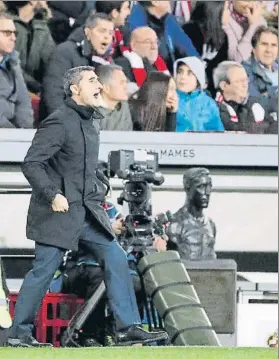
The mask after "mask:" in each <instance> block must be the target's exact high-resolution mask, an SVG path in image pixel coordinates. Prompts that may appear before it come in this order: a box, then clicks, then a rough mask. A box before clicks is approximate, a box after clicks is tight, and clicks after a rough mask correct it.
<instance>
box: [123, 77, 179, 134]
mask: <svg viewBox="0 0 279 359" xmlns="http://www.w3.org/2000/svg"><path fill="white" fill-rule="evenodd" d="M177 106H178V100H177V94H176V85H175V82H174V80H173V78H172V77H170V76H169V75H167V74H164V73H163V72H158V71H154V72H151V73H150V74H148V76H147V78H146V80H145V82H144V84H143V85H142V87H141V88H140V89H139V91H138V92H137V94H136V95H135V96H134V97H133V98H131V100H130V110H131V115H132V121H133V124H134V131H166V132H172V131H175V129H176V111H177Z"/></svg>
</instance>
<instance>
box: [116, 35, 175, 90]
mask: <svg viewBox="0 0 279 359" xmlns="http://www.w3.org/2000/svg"><path fill="white" fill-rule="evenodd" d="M114 37H115V39H114V42H113V46H114V49H115V47H116V46H117V45H118V46H119V48H120V51H121V52H122V55H123V56H124V57H126V59H128V60H129V62H130V65H131V67H132V70H133V73H134V76H135V79H136V83H137V85H138V86H139V87H141V86H142V84H143V83H144V81H145V79H146V77H147V73H146V71H145V68H144V64H143V60H142V58H141V57H140V56H139V55H138V54H136V53H135V52H133V51H131V50H130V48H129V47H127V46H125V45H124V41H123V36H122V33H121V31H120V30H119V29H115V30H114ZM116 44H117V45H116ZM153 65H154V66H155V68H156V69H157V70H158V71H160V72H164V73H166V74H168V75H169V74H170V73H169V71H168V68H167V65H166V63H165V61H164V59H163V58H162V57H161V56H158V57H157V60H156V61H155V62H154V64H153Z"/></svg>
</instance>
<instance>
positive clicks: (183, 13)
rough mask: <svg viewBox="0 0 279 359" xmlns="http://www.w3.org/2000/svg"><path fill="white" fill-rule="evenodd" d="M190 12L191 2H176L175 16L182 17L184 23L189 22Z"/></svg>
mask: <svg viewBox="0 0 279 359" xmlns="http://www.w3.org/2000/svg"><path fill="white" fill-rule="evenodd" d="M191 12H192V4H191V1H189V0H187V1H185V0H184V1H177V2H176V6H175V11H174V14H175V16H178V17H182V18H183V19H184V20H185V21H186V22H187V21H189V20H190V18H191Z"/></svg>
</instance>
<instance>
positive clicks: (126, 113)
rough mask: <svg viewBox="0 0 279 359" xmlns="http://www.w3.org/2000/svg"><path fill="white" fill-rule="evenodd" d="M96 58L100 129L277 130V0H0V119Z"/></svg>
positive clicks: (22, 116)
mask: <svg viewBox="0 0 279 359" xmlns="http://www.w3.org/2000/svg"><path fill="white" fill-rule="evenodd" d="M82 65H85V66H87V65H89V66H93V67H94V68H95V71H96V73H97V75H98V77H99V81H100V82H101V84H102V92H101V96H100V98H99V111H100V112H101V114H103V115H104V119H103V120H101V129H102V130H107V131H114V130H115V131H162V132H163V131H167V132H185V131H187V132H228V131H230V132H236V133H239V132H240V133H253V134H274V133H278V127H277V113H278V2H277V1H197V0H192V1H71V2H64V1H0V128H37V127H38V125H39V123H40V122H41V121H42V120H43V119H45V118H46V117H47V116H48V115H49V114H50V113H52V112H53V111H55V110H56V109H57V108H59V106H60V105H61V103H62V102H63V99H64V90H63V75H64V73H65V72H66V71H67V70H68V69H70V68H72V67H76V66H82Z"/></svg>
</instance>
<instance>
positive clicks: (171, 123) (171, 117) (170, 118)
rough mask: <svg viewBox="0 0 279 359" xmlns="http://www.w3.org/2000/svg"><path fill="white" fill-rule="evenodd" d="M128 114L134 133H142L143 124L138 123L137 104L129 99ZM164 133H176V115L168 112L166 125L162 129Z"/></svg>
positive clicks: (138, 110)
mask: <svg viewBox="0 0 279 359" xmlns="http://www.w3.org/2000/svg"><path fill="white" fill-rule="evenodd" d="M129 105H130V112H131V116H132V122H133V130H134V131H144V128H143V124H142V123H141V122H140V121H139V118H140V107H139V106H138V104H137V101H136V100H134V99H131V100H130V101H129ZM163 131H165V132H175V131H176V113H174V112H168V111H167V113H166V125H165V128H164V129H163Z"/></svg>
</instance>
